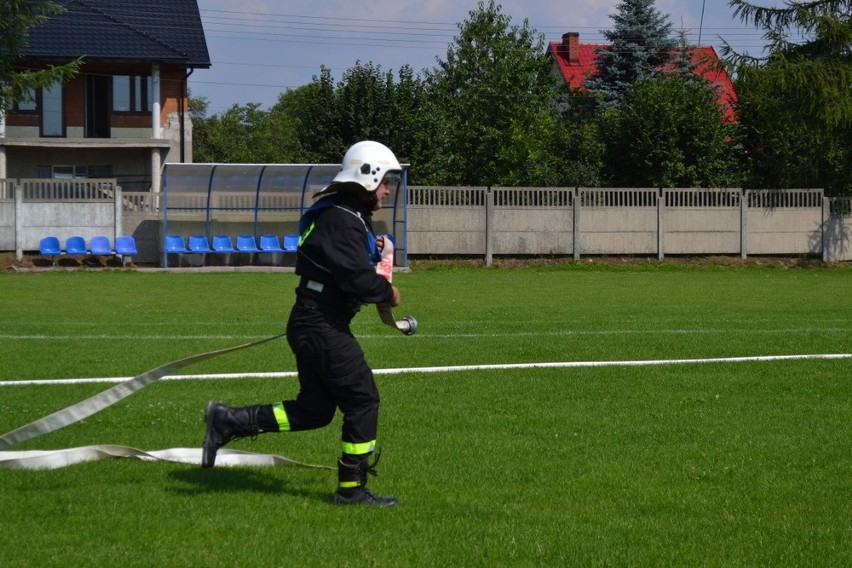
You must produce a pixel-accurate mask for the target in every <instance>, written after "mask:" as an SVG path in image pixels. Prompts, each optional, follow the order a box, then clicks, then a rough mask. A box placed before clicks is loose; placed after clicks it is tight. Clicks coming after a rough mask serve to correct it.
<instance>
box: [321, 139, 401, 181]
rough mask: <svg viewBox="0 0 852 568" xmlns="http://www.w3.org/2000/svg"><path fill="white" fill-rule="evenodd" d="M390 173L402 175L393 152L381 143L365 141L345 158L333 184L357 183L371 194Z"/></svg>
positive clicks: (348, 151)
mask: <svg viewBox="0 0 852 568" xmlns="http://www.w3.org/2000/svg"><path fill="white" fill-rule="evenodd" d="M389 172H393V173H397V174H399V173H402V166H401V165H399V161H398V160H397V159H396V156H394V155H393V152H391V151H390V149H389V148H388V147H387V146H385V145H384V144H380V143H379V142H373V141H372V140H364V141H363V142H358V143H356V144H353V145H352V146H351V147H350V148H349V149H348V150H346V154H345V155H344V156H343V162H342V163H341V164H340V171H339V172H337V175H336V176H334V180H332V182H331V183H346V182H353V181H354V182H355V183H357V184H360V185H361V186H363V187H364V189H366V190H367V191H369V192H373V191H376V190H377V189H378V188H379V184H380V183H381V182H382V178H384V177H385V175H386V174H387V173H389Z"/></svg>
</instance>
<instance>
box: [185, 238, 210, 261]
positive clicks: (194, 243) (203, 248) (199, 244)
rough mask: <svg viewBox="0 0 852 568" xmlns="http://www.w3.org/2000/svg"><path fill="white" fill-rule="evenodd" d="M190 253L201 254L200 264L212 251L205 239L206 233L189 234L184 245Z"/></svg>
mask: <svg viewBox="0 0 852 568" xmlns="http://www.w3.org/2000/svg"><path fill="white" fill-rule="evenodd" d="M186 248H188V249H189V252H190V253H193V254H200V255H201V266H204V263H205V261H206V259H207V255H208V254H209V253H211V252H213V249H211V248H210V242H209V241H208V240H207V235H190V236H189V242H188V244H187V246H186Z"/></svg>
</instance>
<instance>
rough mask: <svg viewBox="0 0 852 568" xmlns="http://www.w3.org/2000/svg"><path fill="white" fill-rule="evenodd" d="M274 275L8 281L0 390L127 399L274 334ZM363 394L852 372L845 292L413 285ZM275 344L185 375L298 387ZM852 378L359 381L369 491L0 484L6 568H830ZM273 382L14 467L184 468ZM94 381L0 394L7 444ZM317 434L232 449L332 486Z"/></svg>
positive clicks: (279, 306) (198, 483) (184, 482)
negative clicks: (367, 403) (175, 453)
mask: <svg viewBox="0 0 852 568" xmlns="http://www.w3.org/2000/svg"><path fill="white" fill-rule="evenodd" d="M296 282H297V280H296V277H295V276H294V275H292V274H282V273H218V274H212V273H207V274H192V273H162V272H155V273H139V272H123V271H116V272H90V271H79V272H62V271H57V272H49V273H37V274H36V273H33V274H0V361H2V365H0V380H2V381H13V380H19V379H56V378H85V377H130V376H134V375H138V374H140V373H142V372H144V371H146V370H148V369H151V368H154V367H157V366H159V365H162V364H164V363H167V362H169V361H173V360H176V359H180V358H183V357H186V356H189V355H192V354H195V353H199V352H203V351H210V350H213V349H219V348H224V347H228V346H232V345H237V344H240V343H245V342H248V341H251V340H254V339H259V338H262V337H266V336H269V335H274V334H277V333H280V332H281V331H283V326H284V322H285V320H286V317H287V313H288V311H289V308H290V305H291V302H292V298H293V288H294V287H295V285H296ZM395 282H396V283H397V284H398V285H399V287H400V289H401V291H402V294H403V306H401V307H400V308H397V310H396V311H397V316H398V317H399V316H401V315H405V314H411V315H413V316H415V317H416V318H417V319H418V321H419V322H420V329H419V330H418V333H417V335H415V336H413V337H405V336H403V335H402V334H400V333H398V332H395V331H393V330H391V329H390V328H388V327H386V326H383V325H382V324H381V322H380V321H379V319H378V317H376V315H375V310H374V309H373V308H372V307H371V306H368V307H366V308H365V310H364V312H363V313H362V314H360V315H359V316H358V318H356V321H355V323H354V325H353V329H354V331H355V333H356V335H358V336H359V337H360V338H361V340H362V345H363V346H364V349H365V351H366V353H367V356H368V359H369V361H370V362H371V364H372V366H373V367H374V368H375V369H387V368H416V367H428V366H444V365H447V366H457V365H480V364H495V363H506V364H511V363H535V362H561V361H589V362H591V361H632V360H653V359H661V360H662V359H695V358H725V357H747V356H757V355H795V354H819V353H824V354H827V353H852V349H851V348H850V339H849V338H850V332H852V267H847V266H840V267H829V268H810V269H782V268H778V267H755V266H751V267H716V268H714V267H703V268H702V267H679V266H670V265H661V264H657V263H655V262H653V263H648V264H647V265H640V266H628V267H601V266H588V265H583V264H574V263H568V264H564V265H556V266H538V267H526V268H511V269H510V268H499V269H495V268H492V269H486V268H469V267H460V266H438V267H420V268H418V267H417V266H416V265H415V269H414V270H413V271H412V272H411V273H407V274H399V275H397V276H396V277H395ZM292 370H293V358H292V355H291V354H290V352H289V350H288V349H287V346H286V343H285V342H284V340H277V341H274V342H271V343H267V344H263V345H261V346H258V347H254V348H251V349H248V350H244V351H240V352H237V353H233V354H229V355H224V356H222V357H219V358H215V359H212V360H209V361H205V362H202V363H198V364H196V365H193V366H190V367H187V368H185V369H182V370H181V371H180V372H181V373H182V374H200V373H217V374H218V373H255V372H273V371H292ZM850 376H852V359H835V360H824V359H808V360H796V361H761V362H740V363H733V362H730V363H703V364H682V365H665V366H641V367H637V366H606V367H583V368H536V369H506V370H488V371H483V370H463V371H453V372H444V373H418V372H416V371H411V372H405V373H402V374H392V375H377V380H378V382H379V387H380V390H381V392H382V397H383V405H382V415H381V424H380V436H379V438H380V439H379V442H380V445H381V446H382V448H383V456H382V461H381V463H380V466H379V471H380V473H381V477H379V478H378V479H373V480H371V486H372V487H373V488H374V489H375V490H376V491H377V492H378V493H380V494H388V495H393V496H396V497H399V498H400V505H399V506H398V507H397V508H395V509H381V510H374V509H365V508H337V507H334V506H332V505H331V499H330V497H331V493H332V491H333V489H334V486H335V481H336V473H335V472H334V471H330V470H315V469H304V468H296V467H280V468H214V469H212V470H202V469H201V468H199V467H197V466H190V465H184V464H175V463H151V462H141V461H137V460H130V459H125V460H111V461H98V462H91V463H86V464H80V465H75V466H71V467H68V468H64V469H58V470H50V471H22V470H13V469H0V510H2V515H0V535H2V545H0V565H2V566H63V567H70V566H95V565H104V566H110V565H126V566H364V565H367V566H660V565H677V566H848V565H849V564H850V559H852V420H850V417H852V382H850ZM296 384H297V383H296V380H295V379H293V378H277V379H271V378H240V379H227V380H221V379H220V380H212V381H210V380H186V381H160V382H158V383H155V384H153V385H151V386H149V387H148V388H146V389H144V390H142V391H141V392H139V393H137V394H135V395H133V396H131V397H129V398H127V399H126V400H124V401H122V402H120V403H118V404H116V405H114V406H112V407H110V408H108V409H106V410H104V411H103V412H101V413H99V414H96V415H94V416H92V417H90V418H88V419H86V420H84V421H82V422H80V423H77V424H74V425H72V426H69V427H67V428H65V429H62V430H59V431H56V432H53V433H50V434H48V435H45V436H43V437H41V438H38V439H35V440H30V441H28V442H25V443H22V444H20V445H19V446H15V447H14V448H13V449H15V450H18V449H21V450H23V449H60V448H68V447H75V446H83V445H89V444H121V445H128V446H133V447H137V448H141V449H145V450H156V449H163V448H170V447H197V446H198V445H199V444H200V442H201V439H202V437H203V433H204V432H203V431H204V427H203V423H202V413H203V408H204V405H205V403H206V401H207V400H209V399H219V400H223V401H227V402H229V403H234V404H243V403H245V404H250V403H256V402H272V401H275V400H281V399H282V398H290V397H292V396H293V395H295V392H296ZM109 386H110V385H108V384H77V385H51V386H0V433H5V432H8V431H10V430H12V429H14V428H17V427H19V426H21V425H23V424H25V423H27V422H30V421H32V420H35V419H37V418H39V417H41V416H44V415H46V414H49V413H51V412H54V411H56V410H58V409H61V408H64V407H65V406H68V405H70V404H73V403H75V402H78V401H80V400H82V399H84V398H86V397H88V396H91V395H93V394H96V393H98V392H101V391H103V390H105V389H106V388H108V387H109ZM338 439H339V418H338V421H337V422H335V424H333V425H332V426H331V427H329V428H327V429H324V430H318V431H314V432H305V433H298V434H280V435H263V436H260V437H259V438H258V439H256V440H254V441H251V440H242V441H239V442H235V443H233V444H232V445H231V446H229V447H232V448H235V449H244V450H249V451H257V452H267V453H275V454H280V455H285V456H288V457H290V458H292V459H295V460H298V461H303V462H309V463H316V464H322V465H333V464H334V462H335V459H336V457H337V452H338V451H339V442H338Z"/></svg>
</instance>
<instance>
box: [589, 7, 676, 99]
mask: <svg viewBox="0 0 852 568" xmlns="http://www.w3.org/2000/svg"><path fill="white" fill-rule="evenodd" d="M610 19H611V20H612V21H613V22H614V24H615V25H614V27H613V29H611V30H601V33H602V34H603V35H604V37H605V38H606V39H607V40H609V42H610V45H608V46H604V47H600V48H598V49H597V50H596V53H597V56H598V60H597V72H596V73H595V74H594V75H592V76H591V77H590V78H588V79H587V80H586V82H585V87H586V88H587V89H588V90H589V91H590V92H592V93H598V94H600V95H601V96H602V99H603V102H604V103H605V104H608V105H609V104H613V103H616V102H617V101H618V100H619V99H620V98H621V96H622V95H623V94H624V93H625V92H626V91H627V89H628V88H629V87H630V86H631V85H632V84H633V83H634V82H636V81H637V80H638V79H641V78H643V77H647V76H649V75H653V74H655V73H656V72H658V70H659V69H660V68H661V67H662V66H663V65H665V64H666V63H668V62H669V61H671V59H672V50H673V49H674V47H675V41H674V39H673V38H672V36H671V31H672V24H671V22H670V21H669V16H668V15H667V14H662V13H660V12H659V11H658V10H657V9H656V8H655V6H654V0H622V1H621V2H620V3H619V4H618V5H617V6H616V12H615V13H614V14H612V15H610Z"/></svg>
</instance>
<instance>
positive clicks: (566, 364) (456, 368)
mask: <svg viewBox="0 0 852 568" xmlns="http://www.w3.org/2000/svg"><path fill="white" fill-rule="evenodd" d="M802 359H852V353H815V354H806V355H758V356H752V357H712V358H703V359H649V360H644V361H643V360H638V361H555V362H545V363H498V364H487V365H451V366H442V367H400V368H397V369H393V368H391V369H374V370H373V374H376V375H399V374H403V373H455V372H462V371H490V370H505V369H547V368H571V367H573V368H576V367H640V366H650V365H688V364H703V363H746V362H762V361H796V360H802ZM295 376H296V372H295V371H285V372H270V373H221V374H199V375H168V376H165V377H163V378H162V379H161V380H164V381H202V380H219V379H254V378H262V379H265V378H274V379H277V378H287V377H295ZM131 378H133V377H103V378H80V379H37V380H20V381H0V387H9V386H28V385H73V384H82V383H121V382H124V381H126V380H129V379H131Z"/></svg>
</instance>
